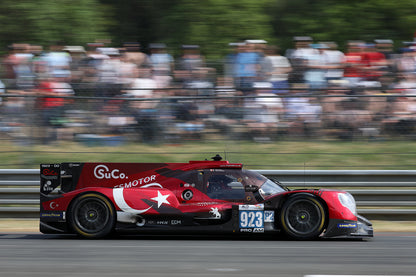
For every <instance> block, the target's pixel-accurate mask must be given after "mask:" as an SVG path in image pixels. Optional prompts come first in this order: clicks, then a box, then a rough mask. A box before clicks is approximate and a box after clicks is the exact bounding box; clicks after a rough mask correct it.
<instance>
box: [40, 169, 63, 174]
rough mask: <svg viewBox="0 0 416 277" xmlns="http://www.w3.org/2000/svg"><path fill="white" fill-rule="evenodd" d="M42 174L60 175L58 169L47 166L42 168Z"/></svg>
mask: <svg viewBox="0 0 416 277" xmlns="http://www.w3.org/2000/svg"><path fill="white" fill-rule="evenodd" d="M42 174H43V175H44V176H58V175H59V173H58V172H57V171H56V170H53V169H50V168H45V169H44V170H42Z"/></svg>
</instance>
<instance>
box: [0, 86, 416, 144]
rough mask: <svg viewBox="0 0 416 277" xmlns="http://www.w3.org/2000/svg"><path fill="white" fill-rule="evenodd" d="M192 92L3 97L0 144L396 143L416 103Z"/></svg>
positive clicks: (376, 97)
mask: <svg viewBox="0 0 416 277" xmlns="http://www.w3.org/2000/svg"><path fill="white" fill-rule="evenodd" d="M78 89H79V90H87V89H86V88H82V89H81V88H78ZM190 91H191V92H189V91H188V90H183V89H179V88H176V89H172V90H165V91H164V92H163V93H161V94H158V93H154V97H153V98H134V97H130V96H128V95H124V96H117V97H92V96H66V97H63V96H62V97H58V96H48V97H46V96H39V95H36V94H30V95H28V94H4V95H3V96H2V102H1V106H0V139H2V140H3V141H10V142H13V143H18V144H24V145H25V144H26V145H27V144H49V143H51V142H53V141H57V140H59V141H65V140H66V141H77V142H79V143H82V144H86V145H104V146H106V145H109V146H114V145H122V144H124V143H127V142H133V143H134V142H138V143H166V142H169V143H172V142H177V141H187V140H202V141H208V140H226V139H232V140H234V141H238V140H249V141H250V140H251V141H257V142H268V141H275V140H303V139H314V140H349V141H350V140H397V139H414V137H415V134H416V132H415V131H416V109H415V105H416V104H415V103H416V102H415V99H416V97H415V96H411V95H407V96H406V97H404V96H403V95H394V94H393V95H391V94H377V93H375V92H366V93H364V94H360V95H346V94H332V95H331V94H308V93H301V92H299V91H297V92H290V93H289V94H284V95H279V94H277V95H276V94H272V93H269V92H263V91H261V90H260V91H259V90H255V91H253V92H252V94H250V95H230V96H226V95H224V94H222V92H219V91H218V90H215V89H212V90H211V91H210V92H209V93H208V94H206V95H199V94H198V93H199V92H198V93H196V94H195V93H194V92H195V90H190ZM8 92H11V91H8Z"/></svg>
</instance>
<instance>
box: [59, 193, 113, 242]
mask: <svg viewBox="0 0 416 277" xmlns="http://www.w3.org/2000/svg"><path fill="white" fill-rule="evenodd" d="M88 195H91V197H98V198H101V199H102V200H104V201H105V202H107V204H109V205H110V206H111V211H113V212H114V213H113V215H112V216H113V218H114V224H113V225H115V223H116V222H117V210H116V207H115V205H114V203H113V201H112V200H111V198H110V197H108V196H107V195H106V194H104V193H102V192H99V191H95V190H89V191H84V192H82V193H80V194H78V195H76V196H75V197H74V198H72V199H71V201H70V203H69V204H68V208H67V215H66V225H67V228H68V230H69V231H70V232H71V233H74V234H76V233H77V232H76V230H74V228H73V227H72V222H71V221H72V210H73V207H74V205H75V204H76V203H77V201H78V200H79V199H80V198H81V197H86V196H88ZM113 229H114V226H113Z"/></svg>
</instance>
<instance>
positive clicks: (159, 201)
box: [151, 191, 170, 208]
mask: <svg viewBox="0 0 416 277" xmlns="http://www.w3.org/2000/svg"><path fill="white" fill-rule="evenodd" d="M168 197H169V194H166V195H162V194H161V193H160V191H157V197H153V198H151V199H152V200H155V201H157V207H158V208H160V206H162V204H169V205H170V203H169V201H168V200H167V199H168Z"/></svg>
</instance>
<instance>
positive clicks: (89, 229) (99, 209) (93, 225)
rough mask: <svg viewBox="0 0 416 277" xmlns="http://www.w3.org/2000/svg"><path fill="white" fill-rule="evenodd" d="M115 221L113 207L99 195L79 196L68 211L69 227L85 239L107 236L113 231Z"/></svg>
mask: <svg viewBox="0 0 416 277" xmlns="http://www.w3.org/2000/svg"><path fill="white" fill-rule="evenodd" d="M115 221H116V219H115V210H114V208H113V205H112V204H111V203H110V201H109V200H108V199H107V198H106V197H104V196H103V195H100V194H95V193H87V194H84V195H81V196H80V197H78V198H77V199H75V202H74V203H73V204H72V206H71V209H70V214H69V223H70V226H71V227H72V229H73V230H74V231H75V232H76V233H78V234H79V235H81V236H83V237H85V238H102V237H105V236H107V235H109V234H110V233H111V232H112V231H113V229H114V225H115Z"/></svg>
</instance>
